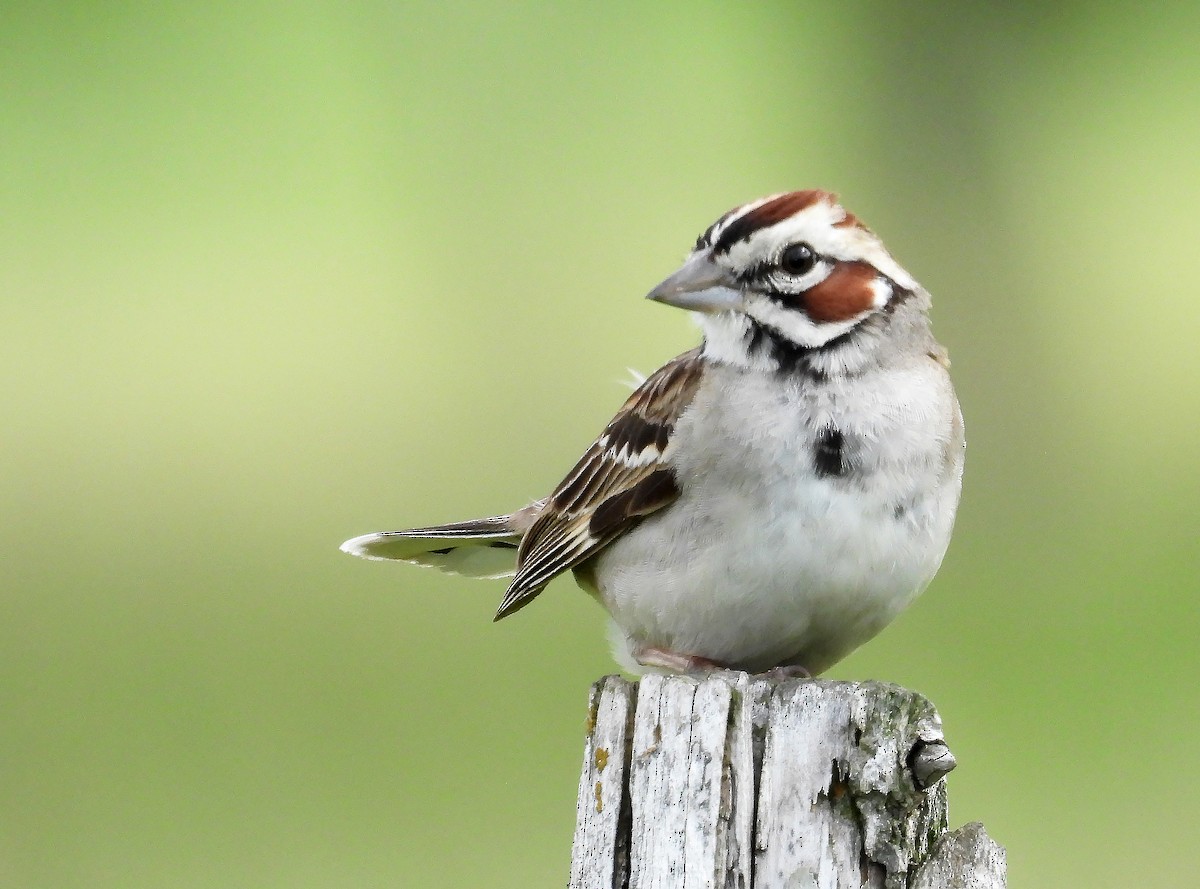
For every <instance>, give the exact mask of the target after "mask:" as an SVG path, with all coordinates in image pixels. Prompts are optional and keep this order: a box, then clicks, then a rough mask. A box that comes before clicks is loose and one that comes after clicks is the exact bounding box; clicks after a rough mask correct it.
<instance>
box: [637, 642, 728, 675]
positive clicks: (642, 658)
mask: <svg viewBox="0 0 1200 889" xmlns="http://www.w3.org/2000/svg"><path fill="white" fill-rule="evenodd" d="M633 658H634V660H636V661H637V662H638V663H639V664H641V665H642V666H643V667H657V668H658V669H660V670H670V671H671V672H673V673H711V672H712V671H713V670H724V669H726V667H725V665H724V664H718V663H717V662H716V661H713V660H709V659H708V658H706V657H699V656H697V655H694V654H676V653H675V652H673V651H667V650H666V649H665V648H652V647H650V646H645V647H642V648H638V649H636V650H635V651H634V652H633Z"/></svg>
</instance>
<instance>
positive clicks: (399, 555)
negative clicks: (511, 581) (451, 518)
mask: <svg viewBox="0 0 1200 889" xmlns="http://www.w3.org/2000/svg"><path fill="white" fill-rule="evenodd" d="M538 505H540V504H538ZM527 510H528V507H526V509H524V510H521V511H520V512H517V513H514V514H513V515H511V516H507V515H504V516H492V517H491V518H486V519H473V520H471V521H469V522H455V523H454V524H452V525H436V526H434V527H432V528H413V529H411V530H408V531H379V532H377V533H375V534H364V535H362V536H361V537H355V538H353V539H352V540H347V541H346V542H345V543H343V544H342V547H341V548H342V552H344V553H349V554H350V555H352V556H359V557H360V558H363V559H379V560H383V561H395V562H409V563H411V564H413V565H423V566H425V567H428V568H440V569H441V570H442V571H445V572H447V573H449V574H461V575H463V576H464V577H481V578H496V577H512V576H513V575H514V574H516V573H517V547H518V546H519V545H520V543H521V535H522V534H523V533H524V530H525V528H526V527H528V524H529V523H528V520H524V521H523V519H525V516H524V513H525V512H526V511H527Z"/></svg>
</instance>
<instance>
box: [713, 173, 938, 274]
mask: <svg viewBox="0 0 1200 889" xmlns="http://www.w3.org/2000/svg"><path fill="white" fill-rule="evenodd" d="M778 197H779V195H771V196H770V197H766V198H763V199H762V200H758V201H753V202H752V203H749V204H747V205H746V206H745V207H744V208H741V209H740V210H739V212H737V213H736V214H734V215H733V216H730V218H729V219H727V220H725V222H723V223H722V224H721V226H720V227H719V228H718V229H715V230H714V231H713V233H712V236H711V238H710V240H712V242H713V243H716V242H717V241H718V240H719V239H720V235H721V233H722V232H724V231H725V230H726V229H727V228H729V226H730V225H731V224H733V223H734V222H735V221H736V220H738V219H741V218H742V217H743V216H745V215H746V214H747V213H749V212H751V211H752V210H754V209H756V208H758V207H761V206H762V205H763V204H766V203H768V202H770V201H772V200H775V199H776V198H778ZM846 216H847V214H846V211H845V209H843V208H842V206H841V205H840V204H836V203H834V204H831V203H827V202H825V201H818V202H817V203H815V204H812V205H810V206H808V207H805V208H804V209H803V210H801V211H799V212H798V213H793V214H792V215H791V216H788V217H787V218H785V219H781V220H780V221H779V222H776V223H775V224H774V225H768V226H765V227H764V228H761V229H759V230H758V231H756V232H754V233H753V234H752V235H750V237H748V238H745V239H743V240H741V241H738V242H737V243H735V244H733V245H732V246H731V247H730V248H729V250H728V252H727V253H725V254H723V255H721V256H718V257H716V259H717V261H718V262H720V263H721V264H722V265H724V266H726V267H728V268H731V269H739V268H747V267H748V266H751V265H753V264H754V263H756V262H761V261H763V260H768V259H774V258H776V257H777V256H778V255H779V253H780V252H781V251H782V250H783V248H784V247H786V246H788V245H789V244H794V243H797V242H804V243H806V244H808V245H809V246H810V247H812V248H813V249H814V250H815V251H816V252H817V253H819V254H821V255H822V256H828V257H830V258H832V259H842V260H862V261H864V262H868V263H870V264H871V265H873V266H874V267H875V268H877V269H879V271H881V272H883V274H885V275H887V277H889V278H891V279H892V280H893V281H895V282H896V283H897V284H899V285H900V286H901V287H903V288H904V289H905V290H915V289H917V287H918V286H919V285H918V284H917V282H916V280H914V279H913V277H912V276H911V275H910V274H909V273H908V272H906V271H905V270H904V269H903V267H901V265H900V264H899V263H898V262H896V260H894V259H893V258H892V256H891V254H890V253H888V252H887V250H886V249H885V248H884V246H883V244H882V243H881V242H880V240H879V239H878V238H877V237H875V235H874V234H872V233H871V232H869V231H866V230H865V229H863V228H861V227H859V226H857V225H844V226H838V223H839V222H842V221H843V220H845V219H846Z"/></svg>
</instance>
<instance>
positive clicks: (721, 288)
mask: <svg viewBox="0 0 1200 889" xmlns="http://www.w3.org/2000/svg"><path fill="white" fill-rule="evenodd" d="M646 299H652V300H654V301H655V302H660V303H666V304H667V305H668V306H676V307H678V308H680V309H688V310H689V311H692V312H709V313H711V314H716V313H717V312H728V311H731V310H733V309H736V308H738V307H739V306H741V304H742V294H741V291H740V290H739V289H737V286H736V282H735V281H734V280H733V279H732V278H731V277H730V275H729V273H728V272H727V271H725V270H724V269H723V268H721V267H720V266H719V265H717V264H716V263H715V262H713V261H712V260H710V259H709V258H708V257H707V256H705V255H704V254H703V253H697V254H696V255H695V256H692V257H691V258H690V259H689V260H688V261H687V262H685V263H684V264H683V267H682V268H680V269H679V271H677V272H676V273H675V274H673V275H671V277H669V278H667V279H666V280H665V281H663V282H662V283H661V284H659V285H658V286H657V287H655V288H654V289H653V290H651V291H650V292H649V293H648V294H646Z"/></svg>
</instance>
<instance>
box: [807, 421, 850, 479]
mask: <svg viewBox="0 0 1200 889" xmlns="http://www.w3.org/2000/svg"><path fill="white" fill-rule="evenodd" d="M845 443H846V441H845V437H844V436H843V435H842V431H841V430H840V429H838V428H837V427H836V426H826V427H825V428H824V429H822V430H821V431H820V432H818V433H817V440H816V442H815V443H814V445H813V467H814V468H815V469H816V470H817V475H819V476H821V477H822V478H826V477H828V476H831V475H845V474H846V461H845V459H844V458H843V455H842V448H843V446H844V445H845Z"/></svg>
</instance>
